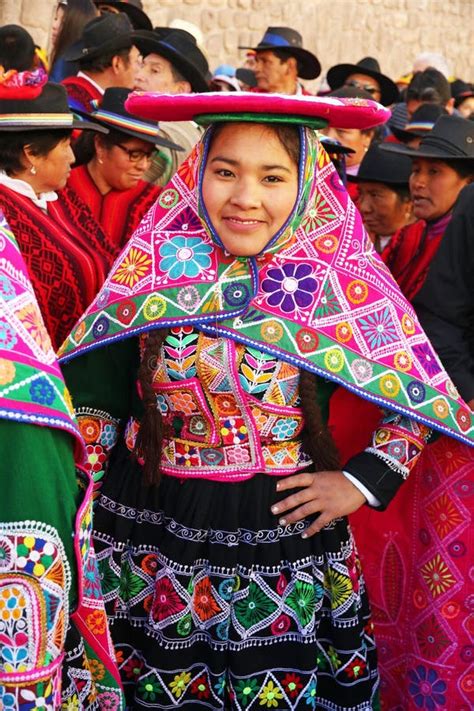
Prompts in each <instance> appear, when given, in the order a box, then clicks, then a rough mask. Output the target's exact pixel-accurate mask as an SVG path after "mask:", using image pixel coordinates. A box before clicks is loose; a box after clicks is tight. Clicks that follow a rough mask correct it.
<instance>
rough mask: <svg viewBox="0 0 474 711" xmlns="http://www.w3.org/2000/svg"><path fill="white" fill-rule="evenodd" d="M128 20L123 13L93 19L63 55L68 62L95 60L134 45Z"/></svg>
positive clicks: (109, 13)
mask: <svg viewBox="0 0 474 711" xmlns="http://www.w3.org/2000/svg"><path fill="white" fill-rule="evenodd" d="M133 36H134V32H133V27H132V25H131V22H130V20H129V19H128V17H127V15H125V14H124V13H123V12H119V13H117V14H114V13H112V12H108V13H106V14H105V15H101V16H100V17H94V19H93V20H90V22H88V23H87V25H86V26H85V27H84V29H83V31H82V37H81V38H80V40H79V41H78V42H75V43H74V45H73V46H72V47H70V48H69V50H66V52H65V53H64V58H65V59H66V60H67V61H68V62H80V61H81V60H89V59H95V58H96V57H100V56H101V55H103V54H108V53H109V52H112V51H115V50H116V51H117V52H119V51H120V50H121V49H127V47H131V46H132V44H134V40H133Z"/></svg>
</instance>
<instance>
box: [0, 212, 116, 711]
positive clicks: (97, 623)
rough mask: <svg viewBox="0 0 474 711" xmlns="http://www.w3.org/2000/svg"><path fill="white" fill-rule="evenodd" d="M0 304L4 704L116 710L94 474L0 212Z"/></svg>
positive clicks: (0, 670)
mask: <svg viewBox="0 0 474 711" xmlns="http://www.w3.org/2000/svg"><path fill="white" fill-rule="evenodd" d="M0 312H1V334H2V335H1V341H0V439H1V442H2V464H1V468H2V496H1V501H0V610H1V614H0V698H1V703H2V708H4V709H17V710H18V711H26V710H27V709H31V708H49V709H53V708H54V709H56V708H60V707H61V708H75V709H99V708H110V709H112V708H113V709H120V708H121V707H122V692H121V689H120V681H119V674H118V670H117V667H116V665H115V661H114V656H113V648H112V646H111V642H110V637H109V635H108V631H107V620H106V615H105V609H104V605H103V601H102V597H101V591H100V585H99V583H98V577H97V576H98V573H97V563H96V559H95V554H94V550H93V547H92V544H91V489H92V484H91V481H90V477H89V475H88V474H87V473H86V472H85V471H83V470H82V469H81V467H80V466H79V465H80V462H81V461H82V459H83V457H84V445H83V442H82V438H81V436H80V433H79V429H78V426H77V422H76V420H75V418H74V413H73V409H72V405H71V401H70V397H69V393H68V391H67V389H66V386H65V384H64V380H63V378H62V375H61V372H60V370H59V367H58V364H57V361H56V357H55V354H54V351H53V349H52V346H51V341H50V339H49V336H48V333H47V331H46V329H45V325H44V322H43V320H42V317H41V312H40V309H39V307H38V303H37V301H36V297H35V294H34V291H33V288H32V286H31V282H30V280H29V276H28V271H27V268H26V264H25V262H24V260H23V257H22V252H21V250H20V249H19V246H18V244H17V242H16V240H15V237H14V235H13V233H12V232H11V230H10V228H9V226H8V225H7V223H6V221H5V219H4V217H3V216H1V217H0ZM75 461H76V464H75ZM72 533H74V538H73V536H72ZM61 704H64V705H63V706H61Z"/></svg>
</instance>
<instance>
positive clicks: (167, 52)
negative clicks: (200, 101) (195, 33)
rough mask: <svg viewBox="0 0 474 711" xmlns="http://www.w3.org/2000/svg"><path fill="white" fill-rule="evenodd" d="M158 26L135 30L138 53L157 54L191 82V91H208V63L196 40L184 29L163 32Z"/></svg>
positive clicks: (145, 54)
mask: <svg viewBox="0 0 474 711" xmlns="http://www.w3.org/2000/svg"><path fill="white" fill-rule="evenodd" d="M163 30H164V28H162V27H158V28H156V30H153V31H152V32H147V31H143V32H135V34H134V40H133V41H134V44H135V46H136V47H138V49H139V51H140V53H141V54H142V55H143V56H144V57H146V56H147V55H148V54H159V55H160V57H164V58H165V59H167V60H168V61H169V62H171V64H172V65H173V66H174V67H176V69H177V70H178V71H179V73H180V74H182V75H183V77H184V78H185V79H186V80H187V81H188V82H189V83H190V84H191V89H192V90H193V92H196V93H201V92H204V91H209V86H208V83H207V80H206V75H207V73H208V72H209V64H208V63H207V59H206V57H205V56H204V54H203V53H202V52H201V50H200V49H199V47H198V46H197V44H196V40H195V39H194V37H192V35H190V34H189V32H186V31H185V30H172V31H170V32H168V33H165V32H164V31H163Z"/></svg>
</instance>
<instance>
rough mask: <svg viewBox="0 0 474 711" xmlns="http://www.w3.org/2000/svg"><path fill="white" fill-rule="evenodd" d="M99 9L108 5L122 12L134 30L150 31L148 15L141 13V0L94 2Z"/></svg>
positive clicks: (95, 0) (103, 0)
mask: <svg viewBox="0 0 474 711" xmlns="http://www.w3.org/2000/svg"><path fill="white" fill-rule="evenodd" d="M94 4H95V5H96V6H97V7H98V8H99V11H100V6H101V5H110V7H113V8H116V9H117V10H118V11H119V12H124V13H125V14H126V15H128V17H129V18H130V22H131V23H132V25H133V27H134V29H135V30H151V29H152V27H153V25H152V24H151V20H150V18H149V17H148V15H147V14H146V13H145V12H144V11H143V3H142V2H141V0H94Z"/></svg>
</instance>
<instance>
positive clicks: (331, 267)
mask: <svg viewBox="0 0 474 711" xmlns="http://www.w3.org/2000/svg"><path fill="white" fill-rule="evenodd" d="M211 130H212V129H211ZM211 130H210V131H211ZM210 131H208V132H207V133H206V134H205V136H204V138H203V140H202V141H201V142H200V143H199V144H198V145H197V147H196V149H195V151H194V153H193V154H192V155H191V156H190V158H189V159H188V161H187V162H186V163H184V164H183V165H182V166H181V168H180V169H179V171H178V173H177V174H176V175H175V177H174V178H173V180H172V181H171V182H170V183H169V185H168V186H167V187H166V188H165V189H164V190H163V192H162V193H161V195H160V196H159V198H158V201H157V203H156V205H155V207H154V208H152V209H151V210H150V212H149V213H148V214H147V215H146V217H145V218H144V220H143V221H142V223H141V224H140V226H139V227H138V229H137V230H136V232H135V234H134V236H133V237H132V239H131V240H130V242H129V243H128V245H127V246H126V247H125V249H124V251H123V253H122V255H121V257H120V258H119V259H118V260H117V261H116V263H115V265H114V268H113V269H112V271H111V273H110V274H109V276H108V278H107V281H106V283H105V284H104V287H103V289H102V290H101V292H100V294H99V295H98V297H97V299H96V300H95V301H94V303H93V304H92V306H91V307H90V308H89V309H88V311H87V312H86V314H85V315H84V317H83V318H82V319H81V320H80V321H79V323H78V324H77V326H76V327H75V328H74V330H73V331H72V333H71V335H70V336H69V337H68V339H67V341H66V342H65V344H64V345H63V347H62V349H61V354H62V355H63V357H64V358H65V359H66V360H67V359H69V358H71V357H74V356H76V355H79V354H80V353H82V352H85V351H87V350H89V349H92V348H97V347H99V346H101V345H104V344H107V343H111V342H113V341H116V340H120V339H122V338H125V337H127V336H129V335H132V334H137V333H140V332H143V331H146V330H149V329H151V328H156V327H166V326H170V325H180V324H191V323H193V324H196V325H198V326H199V328H200V329H201V330H203V331H205V332H207V333H209V334H211V335H212V334H214V335H225V336H228V337H229V338H232V339H234V340H236V341H240V342H242V343H246V344H249V345H254V346H256V347H258V348H259V349H261V350H262V351H264V352H267V353H270V354H273V355H275V356H277V357H278V358H280V359H281V360H285V361H287V362H289V363H292V364H294V365H296V366H298V367H301V368H306V369H308V370H310V371H312V372H315V373H317V374H320V375H322V376H323V377H327V378H329V379H331V380H333V381H334V382H337V383H340V384H342V385H344V386H345V387H347V388H348V389H349V390H352V391H353V392H356V393H359V394H360V395H361V396H362V397H365V398H367V399H368V400H371V401H373V402H376V403H378V404H380V405H382V406H384V407H387V408H390V409H391V410H394V411H397V412H400V413H406V414H408V415H409V416H411V417H413V418H415V419H417V420H419V421H420V422H423V423H425V424H427V425H429V426H431V427H435V428H436V429H439V430H441V431H442V432H445V433H447V434H450V435H451V436H454V437H457V438H458V439H460V440H462V441H464V442H467V443H471V442H472V439H473V437H474V426H473V422H472V416H471V413H470V411H469V410H468V408H467V407H466V405H465V403H464V402H463V401H462V400H461V398H460V397H459V394H458V393H457V391H456V389H455V387H454V385H453V384H452V382H451V380H450V379H449V377H448V376H447V374H446V372H445V371H444V369H443V367H442V365H441V363H440V361H439V359H438V357H437V356H436V354H435V353H434V351H433V349H432V347H431V345H430V343H429V342H428V339H427V338H426V335H425V334H424V332H423V330H422V329H421V326H420V325H419V323H418V321H417V318H416V315H415V313H414V310H413V308H412V307H411V305H410V304H409V303H408V302H407V301H406V300H405V298H404V297H403V296H402V294H401V293H400V290H399V288H398V286H397V284H396V282H395V281H394V279H393V277H392V276H391V274H390V272H389V270H388V269H387V267H386V266H385V265H384V264H383V263H382V261H381V259H380V257H379V256H378V255H377V254H376V252H375V250H374V249H373V246H372V244H371V242H370V240H369V238H368V235H367V233H366V232H365V230H364V228H363V225H362V222H361V218H360V216H359V214H358V212H357V210H356V209H355V207H354V205H353V203H352V202H351V200H350V199H349V197H348V195H347V192H346V191H345V189H344V187H343V186H342V183H341V181H340V179H339V177H338V175H337V173H336V171H335V169H334V167H333V166H332V163H331V162H330V160H329V158H328V156H327V154H326V152H325V151H324V149H322V148H321V147H320V146H319V145H318V143H317V140H316V137H315V134H314V132H313V131H312V130H310V129H304V128H300V135H301V160H300V166H299V189H298V197H297V202H296V205H295V209H294V211H293V213H292V214H291V215H290V217H289V219H288V221H287V223H286V224H285V225H284V226H283V227H282V229H281V230H280V232H279V233H278V234H277V235H275V237H274V238H273V239H272V240H271V241H270V243H269V244H268V245H267V247H266V248H265V250H264V251H263V253H262V254H261V255H259V256H257V257H256V258H248V259H247V258H235V257H233V256H229V255H227V254H226V253H225V251H224V250H223V248H222V246H221V243H220V240H219V237H218V236H217V235H216V234H215V232H214V230H213V228H212V225H210V224H209V222H210V221H209V218H208V216H207V214H206V209H205V206H204V205H203V204H202V199H201V196H200V189H199V186H200V184H201V178H202V174H203V171H204V167H205V163H206V155H207V151H208V147H209V139H210V135H211V133H210Z"/></svg>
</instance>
